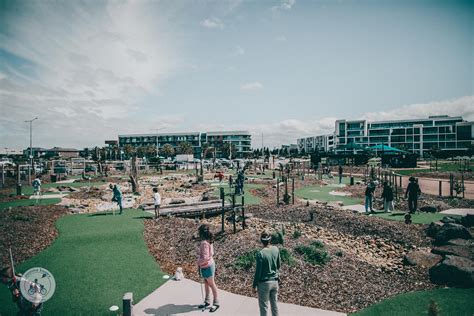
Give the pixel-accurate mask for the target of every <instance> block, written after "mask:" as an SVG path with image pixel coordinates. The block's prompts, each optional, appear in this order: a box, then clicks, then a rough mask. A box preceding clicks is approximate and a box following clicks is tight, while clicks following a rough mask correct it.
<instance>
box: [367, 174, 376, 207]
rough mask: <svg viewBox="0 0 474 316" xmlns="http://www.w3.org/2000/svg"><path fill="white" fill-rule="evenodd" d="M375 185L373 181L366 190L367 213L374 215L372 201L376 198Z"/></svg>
mask: <svg viewBox="0 0 474 316" xmlns="http://www.w3.org/2000/svg"><path fill="white" fill-rule="evenodd" d="M374 191H375V185H374V183H373V182H372V181H370V182H369V184H367V187H366V188H365V213H369V210H370V213H372V212H373V211H374V210H373V208H372V200H373V198H374Z"/></svg>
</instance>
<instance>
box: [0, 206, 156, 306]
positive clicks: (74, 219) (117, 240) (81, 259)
mask: <svg viewBox="0 0 474 316" xmlns="http://www.w3.org/2000/svg"><path fill="white" fill-rule="evenodd" d="M144 217H149V216H147V213H144V212H143V211H138V210H130V209H127V210H125V211H124V215H121V216H120V215H115V216H113V215H112V214H104V213H97V214H81V215H67V216H64V217H62V218H60V219H59V220H58V222H57V223H56V225H57V228H58V231H59V236H58V238H57V240H56V241H55V242H54V243H53V244H52V245H51V246H50V247H48V248H46V249H45V250H44V251H42V252H41V253H39V254H38V255H36V256H35V257H33V258H31V259H29V260H27V261H26V262H24V263H22V264H21V265H19V266H17V267H16V270H17V271H18V272H25V271H26V270H28V269H29V268H32V267H43V268H45V269H48V270H49V271H50V272H51V273H52V274H53V275H54V277H55V279H56V292H55V294H54V296H53V297H52V298H51V300H49V301H47V302H46V303H45V305H44V310H43V312H44V313H43V314H44V315H107V314H108V309H109V307H110V306H112V305H117V306H120V307H121V306H122V296H123V294H124V293H126V292H133V298H134V301H135V302H138V301H140V300H141V299H142V298H143V297H145V296H146V295H148V294H149V293H151V292H152V291H154V290H155V289H156V288H157V287H159V286H160V285H162V284H163V283H164V279H163V278H162V277H163V272H162V271H161V270H160V267H159V266H158V264H157V263H156V262H155V260H154V258H153V257H152V256H151V255H150V254H149V252H148V249H147V246H146V245H145V242H144V240H143V229H144V227H143V218H144ZM31 237H32V238H34V235H33V236H31ZM15 312H16V308H15V306H14V304H12V302H11V296H10V294H9V293H8V290H7V288H6V287H5V286H3V285H2V286H1V287H0V314H2V315H12V314H14V313H15Z"/></svg>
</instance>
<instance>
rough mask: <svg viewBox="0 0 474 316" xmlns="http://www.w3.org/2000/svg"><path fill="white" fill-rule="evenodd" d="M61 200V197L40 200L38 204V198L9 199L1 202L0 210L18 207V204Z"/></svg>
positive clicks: (41, 203) (30, 204) (49, 202)
mask: <svg viewBox="0 0 474 316" xmlns="http://www.w3.org/2000/svg"><path fill="white" fill-rule="evenodd" d="M59 202H61V199H59V198H54V199H42V200H38V204H36V199H24V200H15V201H9V202H0V210H3V209H6V208H9V207H17V206H33V205H51V204H58V203H59Z"/></svg>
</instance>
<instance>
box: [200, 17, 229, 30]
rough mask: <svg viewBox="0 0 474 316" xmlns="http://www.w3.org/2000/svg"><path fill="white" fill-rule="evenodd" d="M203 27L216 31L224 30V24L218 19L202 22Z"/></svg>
mask: <svg viewBox="0 0 474 316" xmlns="http://www.w3.org/2000/svg"><path fill="white" fill-rule="evenodd" d="M201 26H203V27H206V28H208V29H216V28H219V29H223V28H224V23H223V22H222V21H221V20H219V19H218V18H208V19H205V20H203V21H201Z"/></svg>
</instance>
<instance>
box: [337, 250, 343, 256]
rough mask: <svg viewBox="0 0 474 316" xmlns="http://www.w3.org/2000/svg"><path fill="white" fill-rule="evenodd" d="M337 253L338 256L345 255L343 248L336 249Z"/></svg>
mask: <svg viewBox="0 0 474 316" xmlns="http://www.w3.org/2000/svg"><path fill="white" fill-rule="evenodd" d="M335 255H336V256H338V257H342V256H343V255H344V252H343V251H342V250H341V249H338V250H336V253H335Z"/></svg>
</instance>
